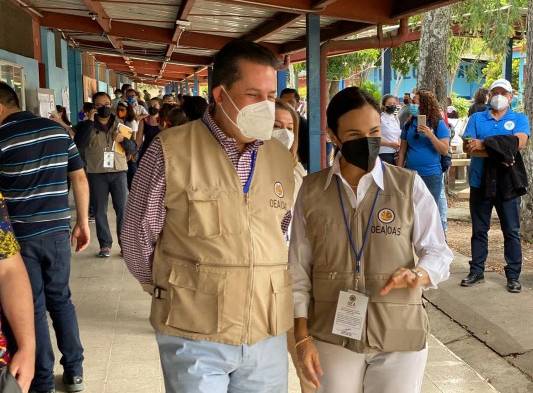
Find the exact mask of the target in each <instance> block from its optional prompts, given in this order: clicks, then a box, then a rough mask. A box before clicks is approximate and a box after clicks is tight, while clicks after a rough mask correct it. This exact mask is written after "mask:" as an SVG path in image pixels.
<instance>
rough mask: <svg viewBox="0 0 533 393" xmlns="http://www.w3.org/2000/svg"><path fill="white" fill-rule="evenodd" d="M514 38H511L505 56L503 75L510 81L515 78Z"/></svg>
mask: <svg viewBox="0 0 533 393" xmlns="http://www.w3.org/2000/svg"><path fill="white" fill-rule="evenodd" d="M513 42H514V41H513V39H512V38H510V39H509V42H508V43H507V56H505V65H504V74H503V77H504V78H505V79H507V80H508V81H509V82H511V81H512V80H513Z"/></svg>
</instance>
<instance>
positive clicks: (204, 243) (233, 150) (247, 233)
mask: <svg viewBox="0 0 533 393" xmlns="http://www.w3.org/2000/svg"><path fill="white" fill-rule="evenodd" d="M276 66H277V60H276V58H275V57H274V55H273V54H272V53H271V52H270V51H268V50H267V49H265V48H264V47H262V46H260V45H258V44H255V43H251V42H247V41H235V42H232V43H230V44H228V45H226V46H225V47H224V48H223V49H221V51H220V52H219V53H218V54H217V55H216V56H215V60H214V66H213V105H212V106H211V107H210V108H209V109H208V111H206V113H205V114H204V116H203V118H202V119H199V120H196V121H193V122H189V123H187V124H185V125H183V126H180V127H176V128H170V129H168V130H165V131H163V132H161V133H160V134H158V136H157V137H156V139H154V142H153V143H152V144H151V146H150V147H149V148H148V150H147V152H146V154H145V155H144V157H143V160H142V161H141V165H140V167H139V170H138V172H137V175H136V178H135V180H134V182H133V186H132V190H131V193H130V197H129V201H128V206H127V208H126V217H125V225H124V231H123V236H122V241H123V245H124V259H125V261H126V264H127V265H128V268H129V269H130V271H131V272H132V274H133V275H134V276H135V277H136V278H137V279H138V280H139V282H140V283H141V284H142V285H143V287H144V288H145V290H147V291H148V292H150V293H151V294H152V299H153V300H152V310H151V315H150V321H151V323H152V326H153V327H154V329H155V330H156V333H157V342H158V344H159V350H160V356H161V363H162V367H163V373H164V377H165V386H166V391H167V393H178V392H179V393H225V392H243V393H244V392H246V393H253V392H273V393H274V392H275V393H282V392H283V393H285V392H286V391H287V345H286V332H287V330H289V329H290V328H291V327H292V323H293V315H292V311H293V303H292V288H291V281H290V276H289V274H288V271H287V254H288V250H287V246H286V244H285V241H284V239H285V237H284V235H285V233H284V232H286V230H287V227H288V224H289V222H290V217H291V213H290V211H291V208H292V204H293V192H294V179H293V166H294V163H293V159H292V156H291V154H290V153H289V151H288V150H287V149H286V148H285V147H284V146H283V145H282V144H281V143H279V142H278V141H276V140H270V139H271V135H272V130H273V126H274V100H275V97H276V70H275V68H276Z"/></svg>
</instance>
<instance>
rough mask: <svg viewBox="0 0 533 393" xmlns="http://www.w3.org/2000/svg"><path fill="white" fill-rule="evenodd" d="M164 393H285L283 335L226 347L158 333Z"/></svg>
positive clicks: (285, 338) (284, 341)
mask: <svg viewBox="0 0 533 393" xmlns="http://www.w3.org/2000/svg"><path fill="white" fill-rule="evenodd" d="M157 343H158V345H159V354H160V356H161V365H162V367H163V375H164V377H165V391H166V393H228V392H229V393H287V389H288V381H287V377H288V357H287V335H286V334H283V335H281V336H277V337H270V338H267V339H265V340H263V341H260V342H258V343H256V344H254V345H227V344H220V343H216V342H209V341H193V340H187V339H184V338H181V337H173V336H165V335H161V334H158V335H157Z"/></svg>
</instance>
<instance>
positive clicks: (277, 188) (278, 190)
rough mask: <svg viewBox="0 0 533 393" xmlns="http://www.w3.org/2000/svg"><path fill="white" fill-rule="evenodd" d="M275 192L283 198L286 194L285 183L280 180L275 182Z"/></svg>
mask: <svg viewBox="0 0 533 393" xmlns="http://www.w3.org/2000/svg"><path fill="white" fill-rule="evenodd" d="M274 194H276V196H277V197H278V198H283V197H284V196H285V192H284V191H283V185H282V184H281V183H280V182H279V181H277V182H276V183H274Z"/></svg>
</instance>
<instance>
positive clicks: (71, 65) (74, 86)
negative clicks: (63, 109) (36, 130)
mask: <svg viewBox="0 0 533 393" xmlns="http://www.w3.org/2000/svg"><path fill="white" fill-rule="evenodd" d="M67 53H68V85H69V90H70V91H69V93H70V114H69V118H70V121H71V122H72V123H74V124H76V123H77V118H78V116H77V114H78V112H80V111H81V109H82V108H83V65H82V61H81V52H80V51H79V50H78V49H73V48H68V52H67Z"/></svg>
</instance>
